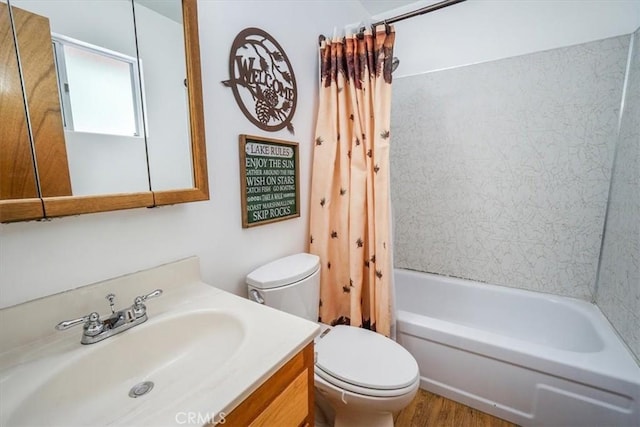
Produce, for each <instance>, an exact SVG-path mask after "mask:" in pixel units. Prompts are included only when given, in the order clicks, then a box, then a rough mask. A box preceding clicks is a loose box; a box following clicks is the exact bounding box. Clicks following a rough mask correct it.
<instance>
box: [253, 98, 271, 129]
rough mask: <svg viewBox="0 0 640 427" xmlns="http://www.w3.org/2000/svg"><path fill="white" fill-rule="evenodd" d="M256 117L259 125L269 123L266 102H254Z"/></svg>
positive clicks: (260, 100)
mask: <svg viewBox="0 0 640 427" xmlns="http://www.w3.org/2000/svg"><path fill="white" fill-rule="evenodd" d="M256 116H257V117H258V120H260V123H263V124H265V125H266V124H267V123H269V116H270V115H269V104H267V102H266V101H264V100H262V99H259V100H258V102H256Z"/></svg>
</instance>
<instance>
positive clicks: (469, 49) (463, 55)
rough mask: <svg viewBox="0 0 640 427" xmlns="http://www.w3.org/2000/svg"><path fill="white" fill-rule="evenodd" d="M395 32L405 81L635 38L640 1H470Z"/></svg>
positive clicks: (414, 20) (421, 3) (398, 25)
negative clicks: (621, 37)
mask: <svg viewBox="0 0 640 427" xmlns="http://www.w3.org/2000/svg"><path fill="white" fill-rule="evenodd" d="M432 3H436V1H419V2H416V3H415V4H413V5H410V6H407V7H405V8H402V9H397V10H394V11H391V12H390V13H388V14H385V15H379V16H376V17H375V18H376V19H383V18H387V17H391V16H396V15H397V14H399V13H400V12H404V11H410V10H416V9H417V8H418V7H421V6H426V5H429V4H432ZM395 26H396V46H395V50H394V56H397V57H398V58H399V59H400V66H399V67H398V70H397V71H396V72H395V73H394V77H395V78H399V77H403V76H410V75H413V74H418V73H423V72H427V71H433V70H440V69H443V68H451V67H457V66H460V65H468V64H475V63H478V62H485V61H492V60H496V59H502V58H508V57H512V56H516V55H523V54H527V53H532V52H538V51H541V50H547V49H553V48H557V47H562V46H569V45H574V44H579V43H585V42H589V41H594V40H600V39H604V38H608V37H613V36H619V35H622V34H630V33H632V32H633V31H635V30H636V29H637V28H638V26H640V1H638V0H615V1H614V0H553V1H551V0H467V1H466V2H464V3H459V4H457V5H454V6H450V7H447V8H445V9H441V10H438V11H435V12H432V13H428V14H426V15H422V16H420V17H414V18H411V19H408V20H405V21H401V22H398V23H396V24H395Z"/></svg>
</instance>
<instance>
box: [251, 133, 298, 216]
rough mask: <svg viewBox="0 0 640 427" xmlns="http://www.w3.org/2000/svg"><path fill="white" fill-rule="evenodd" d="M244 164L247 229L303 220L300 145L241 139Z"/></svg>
mask: <svg viewBox="0 0 640 427" xmlns="http://www.w3.org/2000/svg"><path fill="white" fill-rule="evenodd" d="M240 162H241V164H240V173H241V176H240V179H241V180H242V182H241V186H242V190H243V191H242V195H243V203H242V205H243V206H242V215H243V218H242V226H243V227H245V228H246V227H251V226H254V225H259V224H264V223H270V222H274V221H280V220H283V219H288V218H293V217H298V216H300V211H299V207H298V205H299V189H298V144H297V143H294V142H287V141H280V140H274V139H266V138H259V137H250V136H247V135H241V137H240Z"/></svg>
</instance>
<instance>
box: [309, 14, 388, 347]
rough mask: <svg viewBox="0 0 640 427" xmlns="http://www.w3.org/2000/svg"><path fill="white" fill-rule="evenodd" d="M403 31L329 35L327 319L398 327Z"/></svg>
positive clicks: (317, 219) (383, 329)
mask: <svg viewBox="0 0 640 427" xmlns="http://www.w3.org/2000/svg"><path fill="white" fill-rule="evenodd" d="M394 40H395V32H394V30H393V27H389V26H384V25H380V26H378V27H377V28H376V29H375V33H374V34H372V33H371V32H369V31H367V32H365V33H364V37H362V35H361V36H360V37H358V36H357V35H352V36H348V37H346V38H345V39H342V40H333V41H323V42H322V44H321V46H320V61H321V87H320V97H319V109H318V120H317V124H316V135H315V137H316V139H315V148H314V159H313V172H312V184H311V208H310V240H309V241H310V245H309V250H310V252H311V253H313V254H316V255H318V256H320V260H321V263H322V267H321V268H322V269H321V276H320V277H321V285H320V316H319V317H320V318H319V320H320V321H321V322H324V323H329V324H332V325H336V324H348V325H352V326H362V327H365V328H368V329H371V330H374V331H377V332H379V333H381V334H383V335H386V336H390V335H391V333H392V331H391V329H392V322H393V313H392V306H393V300H392V279H393V277H392V276H393V267H392V261H391V241H390V238H391V234H390V200H389V136H390V133H389V127H390V121H391V118H390V110H391V71H392V58H393V44H394Z"/></svg>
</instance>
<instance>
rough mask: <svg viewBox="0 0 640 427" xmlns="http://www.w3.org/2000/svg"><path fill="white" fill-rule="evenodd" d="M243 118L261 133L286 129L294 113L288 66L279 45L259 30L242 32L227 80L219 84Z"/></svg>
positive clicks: (293, 82) (293, 90) (291, 75)
mask: <svg viewBox="0 0 640 427" xmlns="http://www.w3.org/2000/svg"><path fill="white" fill-rule="evenodd" d="M222 84H224V85H225V86H227V87H230V88H231V89H232V90H233V96H234V97H235V99H236V102H237V103H238V106H239V107H240V109H241V110H242V112H243V113H244V115H245V116H246V117H247V118H248V119H249V120H250V121H251V122H252V123H253V124H254V125H256V126H258V127H259V128H260V129H262V130H265V131H268V132H275V131H278V130H280V129H283V128H285V127H286V128H287V130H289V132H291V133H294V128H293V124H292V123H291V119H292V118H293V114H294V113H295V111H296V104H297V98H298V88H297V86H296V78H295V75H294V73H293V68H292V67H291V63H290V62H289V59H288V58H287V55H286V54H285V53H284V50H282V47H281V46H280V44H278V42H277V41H276V40H275V39H274V38H273V37H271V36H270V35H269V34H268V33H267V32H266V31H263V30H261V29H259V28H246V29H244V30H242V31H241V32H240V33H239V34H238V35H237V36H236V38H235V40H234V41H233V45H232V46H231V53H230V55H229V80H225V81H223V82H222Z"/></svg>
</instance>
